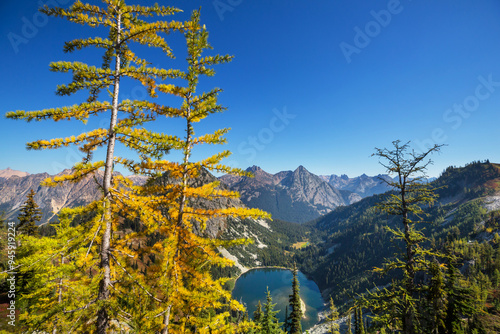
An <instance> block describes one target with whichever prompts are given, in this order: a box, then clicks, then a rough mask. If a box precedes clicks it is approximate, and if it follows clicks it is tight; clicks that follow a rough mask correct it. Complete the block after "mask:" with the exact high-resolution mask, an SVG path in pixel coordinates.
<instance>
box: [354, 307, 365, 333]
mask: <svg viewBox="0 0 500 334" xmlns="http://www.w3.org/2000/svg"><path fill="white" fill-rule="evenodd" d="M355 312H356V313H355V317H356V319H355V326H356V329H355V333H356V334H365V333H366V332H365V325H364V323H363V311H362V310H361V307H356V309H355Z"/></svg>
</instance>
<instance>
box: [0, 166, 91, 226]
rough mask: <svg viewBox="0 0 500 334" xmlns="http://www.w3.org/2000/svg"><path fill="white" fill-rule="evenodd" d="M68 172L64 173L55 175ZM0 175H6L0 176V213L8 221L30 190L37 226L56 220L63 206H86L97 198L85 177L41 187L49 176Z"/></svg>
mask: <svg viewBox="0 0 500 334" xmlns="http://www.w3.org/2000/svg"><path fill="white" fill-rule="evenodd" d="M6 171H7V172H6ZM68 172H69V171H68V170H65V171H62V172H61V173H59V174H57V175H63V174H66V173H68ZM0 175H6V176H1V177H0V212H1V211H3V212H4V214H5V218H6V219H7V220H9V221H16V220H17V216H18V215H19V210H20V209H21V206H22V205H23V203H24V202H26V197H27V195H28V192H29V191H30V189H33V190H34V191H35V193H36V194H35V197H34V199H35V202H36V203H37V204H38V206H39V207H40V209H41V210H42V220H41V221H40V223H46V222H49V221H51V220H54V219H57V217H56V215H57V213H58V212H59V210H61V209H62V208H64V207H76V206H81V205H85V204H88V203H90V202H91V201H93V200H95V199H96V198H98V196H99V193H100V191H99V189H98V187H97V184H96V182H95V181H94V179H93V178H92V177H87V178H86V179H84V180H82V181H81V182H79V183H70V182H68V183H66V184H64V185H61V186H58V187H42V186H40V183H41V182H42V181H43V180H45V179H46V178H48V177H50V175H49V174H48V173H39V174H27V173H26V174H23V172H18V171H12V170H10V171H9V170H2V171H0ZM9 175H10V176H9ZM23 175H24V176H23Z"/></svg>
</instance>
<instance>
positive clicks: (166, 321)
mask: <svg viewBox="0 0 500 334" xmlns="http://www.w3.org/2000/svg"><path fill="white" fill-rule="evenodd" d="M171 309H172V305H168V307H167V312H166V313H165V315H164V316H163V325H164V327H163V329H162V330H161V334H168V326H169V325H170V310H171Z"/></svg>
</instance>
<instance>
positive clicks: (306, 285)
mask: <svg viewBox="0 0 500 334" xmlns="http://www.w3.org/2000/svg"><path fill="white" fill-rule="evenodd" d="M292 277H293V275H292V272H291V271H290V270H287V269H275V268H259V269H252V270H250V271H247V272H246V273H244V274H243V275H241V276H240V277H239V278H238V280H237V281H236V283H235V286H234V290H233V298H234V299H235V300H237V301H240V302H241V303H243V304H244V305H245V306H246V308H247V310H248V316H249V318H250V319H252V318H253V312H254V311H255V310H256V306H257V303H258V302H259V300H260V303H261V304H262V306H264V304H265V303H266V291H267V289H268V288H269V291H270V292H271V297H272V299H273V301H272V303H273V304H276V305H275V306H274V311H279V313H278V314H277V315H276V317H277V318H278V319H279V321H280V322H284V321H285V312H286V307H287V306H288V304H289V302H288V298H289V296H290V295H291V294H292ZM297 277H298V280H299V285H300V298H301V300H302V301H303V304H305V309H306V310H305V314H304V317H303V318H302V330H303V331H305V330H307V329H309V328H311V327H312V326H314V324H316V323H317V322H318V312H319V311H321V310H322V309H323V308H324V301H323V298H322V297H321V293H320V291H319V288H318V286H317V285H316V283H314V281H312V280H309V279H308V278H307V277H306V276H305V275H304V274H303V273H301V272H300V271H299V272H298V275H297ZM288 312H290V310H289V311H288Z"/></svg>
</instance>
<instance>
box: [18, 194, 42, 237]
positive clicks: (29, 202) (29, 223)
mask: <svg viewBox="0 0 500 334" xmlns="http://www.w3.org/2000/svg"><path fill="white" fill-rule="evenodd" d="M34 197H35V191H34V190H33V189H30V191H29V193H28V196H27V199H26V202H24V204H23V206H22V207H21V210H20V213H19V216H18V217H17V219H18V220H19V224H18V225H17V231H18V232H19V233H21V234H24V235H30V236H37V235H38V226H37V225H36V223H37V222H39V221H40V220H41V219H42V210H40V207H39V206H38V204H37V203H36V202H35V198H34Z"/></svg>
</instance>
